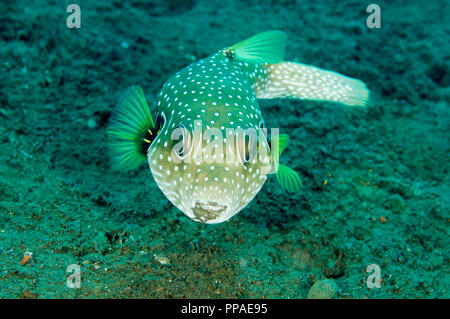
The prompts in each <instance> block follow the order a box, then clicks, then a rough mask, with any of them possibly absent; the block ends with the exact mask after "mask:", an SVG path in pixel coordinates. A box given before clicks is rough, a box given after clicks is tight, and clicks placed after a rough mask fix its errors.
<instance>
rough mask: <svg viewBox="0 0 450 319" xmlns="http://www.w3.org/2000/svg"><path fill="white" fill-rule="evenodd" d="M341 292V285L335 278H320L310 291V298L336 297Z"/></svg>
mask: <svg viewBox="0 0 450 319" xmlns="http://www.w3.org/2000/svg"><path fill="white" fill-rule="evenodd" d="M338 294H339V287H338V286H337V284H336V282H335V281H334V280H333V279H324V280H318V281H316V283H315V284H314V285H312V287H311V288H310V289H309V292H308V297H307V298H308V299H334V298H337V297H338Z"/></svg>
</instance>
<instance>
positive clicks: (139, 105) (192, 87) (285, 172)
mask: <svg viewBox="0 0 450 319" xmlns="http://www.w3.org/2000/svg"><path fill="white" fill-rule="evenodd" d="M286 38H287V37H286V34H285V33H284V32H282V31H278V30H274V31H267V32H263V33H260V34H257V35H255V36H253V37H251V38H248V39H247V40H244V41H242V42H239V43H237V44H235V45H233V46H231V47H227V48H225V49H222V50H220V51H218V52H216V53H215V54H213V55H211V56H209V57H207V58H204V59H202V60H199V61H197V62H194V63H192V64H190V65H189V66H187V67H186V68H184V69H183V70H181V71H179V72H178V73H176V74H175V75H174V76H172V77H171V78H170V79H169V80H168V81H167V82H166V83H165V84H164V85H163V87H162V89H161V91H160V92H159V94H158V97H157V117H156V121H155V122H154V121H153V119H152V116H151V112H150V109H149V107H148V104H147V102H146V100H145V97H144V94H143V91H142V89H141V87H140V86H136V85H134V86H131V87H129V88H128V89H127V90H125V92H124V93H123V94H122V95H121V97H120V98H119V101H118V103H117V106H116V109H115V112H114V113H113V115H112V116H111V122H110V125H109V128H108V135H109V142H110V149H111V157H112V163H113V166H114V167H116V168H119V169H122V170H131V169H136V168H137V167H138V166H139V165H141V163H142V162H144V161H145V160H146V159H147V161H148V163H149V166H150V170H151V172H152V175H153V177H154V179H155V181H156V183H157V185H158V186H159V188H160V189H161V191H162V192H163V194H164V195H165V196H166V197H167V199H168V200H169V201H170V202H172V203H173V204H174V205H175V206H176V207H177V208H178V209H180V210H181V211H182V212H183V213H184V214H186V215H187V216H189V217H190V218H192V219H193V220H195V221H198V222H202V223H209V224H214V223H221V222H224V221H226V220H228V219H229V218H231V217H232V216H233V215H235V214H237V213H238V212H239V211H241V210H242V209H243V208H244V207H245V206H246V205H247V204H248V203H249V202H250V201H251V200H252V199H253V198H254V197H255V196H256V194H257V193H258V192H259V191H260V189H261V187H262V186H263V184H264V182H265V181H266V180H267V175H269V174H272V173H273V174H276V176H277V179H278V181H279V183H280V184H281V186H282V187H283V188H285V189H286V190H287V191H291V192H294V191H298V190H299V189H300V187H301V185H302V182H301V179H300V176H299V174H298V173H297V172H295V171H294V170H293V169H291V168H289V167H288V166H286V165H284V164H281V163H280V162H279V159H280V154H281V152H282V151H283V149H285V147H286V146H287V144H288V141H289V136H288V135H287V134H277V133H276V132H275V133H273V130H272V134H271V136H270V143H269V136H268V132H267V128H266V127H265V123H264V119H263V117H262V115H261V110H260V108H259V105H258V100H257V99H271V98H296V99H307V100H322V101H334V102H339V103H343V104H346V105H349V106H365V105H366V103H367V101H368V98H369V91H368V89H367V87H366V85H365V84H364V83H363V82H362V81H360V80H357V79H353V78H350V77H346V76H344V75H341V74H338V73H335V72H331V71H325V70H322V69H319V68H316V67H313V66H310V65H305V64H300V63H294V62H285V61H283V57H284V52H285V43H286ZM247 132H250V133H249V134H247ZM261 132H262V133H261Z"/></svg>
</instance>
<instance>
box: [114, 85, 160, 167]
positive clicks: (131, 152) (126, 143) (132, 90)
mask: <svg viewBox="0 0 450 319" xmlns="http://www.w3.org/2000/svg"><path fill="white" fill-rule="evenodd" d="M154 126H155V124H154V123H153V119H152V116H151V114H150V109H149V107H148V105H147V102H146V100H145V97H144V93H143V92H142V88H141V87H140V86H136V85H134V86H131V87H129V88H128V89H126V90H125V92H123V93H122V95H121V96H120V98H119V101H118V102H117V105H116V110H115V113H114V114H113V116H112V117H111V122H110V124H109V127H108V136H109V145H110V149H111V158H112V161H113V163H112V164H113V167H114V168H117V169H121V170H131V169H135V168H137V167H138V166H139V165H140V164H142V162H143V161H144V160H145V159H146V155H147V154H146V152H147V149H148V146H149V145H150V143H151V141H150V140H149V139H147V138H146V137H147V136H148V134H149V132H151V129H152V128H154Z"/></svg>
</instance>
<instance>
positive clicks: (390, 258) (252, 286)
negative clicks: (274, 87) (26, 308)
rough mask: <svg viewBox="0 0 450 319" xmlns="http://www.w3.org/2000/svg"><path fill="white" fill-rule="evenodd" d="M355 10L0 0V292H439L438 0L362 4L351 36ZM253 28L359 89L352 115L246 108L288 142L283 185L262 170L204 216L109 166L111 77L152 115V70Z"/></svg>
mask: <svg viewBox="0 0 450 319" xmlns="http://www.w3.org/2000/svg"><path fill="white" fill-rule="evenodd" d="M70 3H77V4H79V5H80V7H81V28H79V29H69V28H67V26H66V19H67V17H68V15H69V14H70V13H67V12H66V7H67V6H68V5H69V4H70ZM370 3H371V2H364V1H340V2H337V1H323V0H322V1H295V0H280V1H276V0H266V1H261V0H258V1H256V0H249V1H223V0H222V1H213V0H191V1H181V0H157V1H143V0H131V1H119V0H114V1H110V0H98V1H87V0H84V1H81V0H78V1H56V0H55V1H51V0H48V1H45V0H33V1H32V2H30V1H25V0H17V1H8V0H6V1H1V2H0V83H1V85H0V298H306V297H308V295H309V296H310V297H314V296H315V297H324V298H448V297H449V296H450V293H449V284H450V276H449V221H450V219H449V218H450V216H449V211H450V177H449V159H450V147H449V145H450V109H449V102H450V88H449V86H450V68H449V61H450V59H449V58H450V44H449V43H450V41H449V40H450V24H449V21H450V20H449V19H448V17H449V16H450V10H449V3H448V1H445V0H443V1H437V0H435V1H426V2H424V1H414V0H411V1H376V4H378V5H379V6H380V8H381V26H382V27H381V28H374V29H369V28H368V27H367V26H366V19H367V17H368V16H369V14H370V13H367V12H366V8H367V6H368V5H369V4H370ZM272 29H279V30H283V31H284V32H286V34H287V35H288V41H287V47H286V55H285V60H287V61H297V62H302V63H306V64H311V65H314V66H318V67H320V68H324V69H328V70H333V71H335V72H339V73H341V74H344V75H347V76H351V77H354V78H357V79H360V80H362V81H364V82H365V83H366V84H367V86H368V88H369V89H370V90H371V97H370V101H369V104H368V107H367V108H359V107H348V106H345V105H341V104H334V103H327V102H313V101H299V100H283V99H273V100H260V101H259V103H260V107H261V112H262V114H263V117H264V119H265V122H266V125H267V127H269V128H271V127H279V128H280V132H281V133H288V134H289V135H290V136H291V141H290V147H289V148H288V149H287V150H286V151H285V153H284V155H283V156H284V160H285V162H287V163H289V164H290V166H291V167H293V168H294V169H296V170H297V171H298V172H299V173H300V175H301V176H302V180H303V188H302V189H301V191H300V192H298V193H295V194H291V193H286V192H285V191H284V190H283V189H282V188H280V186H279V184H278V183H277V181H276V179H275V178H274V177H270V178H269V180H268V181H267V182H266V184H265V186H263V188H262V190H261V191H260V192H259V194H258V195H257V196H256V197H255V199H254V200H253V201H251V202H250V204H249V205H248V206H247V207H246V208H245V209H244V210H243V211H241V212H240V213H239V214H237V215H236V216H234V217H233V218H231V219H230V220H229V221H227V222H225V223H221V224H215V225H208V224H200V223H197V222H194V221H192V220H191V219H190V218H188V217H187V216H185V215H184V214H183V213H182V212H181V211H179V210H178V209H177V208H175V207H174V206H173V205H172V204H171V203H170V202H169V201H168V200H167V199H166V198H165V196H164V195H163V194H162V193H161V191H160V190H159V189H158V187H157V185H156V183H155V182H154V180H153V178H152V175H151V172H150V170H149V168H148V165H147V164H145V165H142V166H141V167H140V168H139V169H138V170H136V171H132V172H129V173H119V172H116V171H113V170H112V169H111V165H110V161H109V158H108V145H107V139H106V129H107V127H108V123H109V118H110V116H111V112H112V110H113V109H114V105H115V103H116V102H117V100H118V97H119V95H120V93H121V92H123V90H124V89H125V88H127V87H128V86H130V85H132V84H139V85H141V86H142V88H143V90H144V92H145V95H146V98H147V100H148V102H149V105H150V107H151V109H152V113H153V114H155V104H154V102H155V99H156V95H157V93H158V92H159V90H160V89H161V86H162V84H163V83H164V82H165V81H166V80H167V79H168V78H169V77H170V76H172V75H173V74H175V73H176V72H177V71H179V70H180V69H182V68H184V67H185V66H186V65H188V64H189V63H192V62H193V61H195V60H198V59H200V58H204V57H207V56H209V55H211V54H213V53H215V52H216V51H218V50H219V49H222V48H224V47H226V46H229V45H232V44H234V43H236V42H238V41H241V40H243V39H245V38H247V37H249V36H252V35H254V34H256V33H258V32H262V31H266V30H272ZM73 264H75V265H78V266H79V267H80V270H81V288H79V289H73V288H72V289H71V288H68V287H67V284H66V283H67V278H68V276H69V274H70V273H68V272H67V267H68V266H69V265H73ZM373 264H375V265H378V266H379V269H380V275H381V287H380V288H376V287H375V288H369V287H368V285H367V280H368V277H369V276H370V275H371V273H370V272H367V267H368V266H369V265H373ZM315 283H319V284H316V285H315V288H314V289H313V288H311V287H312V286H313V284H315Z"/></svg>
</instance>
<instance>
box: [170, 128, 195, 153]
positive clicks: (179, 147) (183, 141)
mask: <svg viewBox="0 0 450 319" xmlns="http://www.w3.org/2000/svg"><path fill="white" fill-rule="evenodd" d="M177 137H178V138H180V139H178V143H176V144H175V145H174V147H173V150H174V152H175V154H176V155H177V156H178V158H180V159H184V158H185V157H186V155H188V154H189V152H190V151H191V148H192V136H191V133H190V131H189V130H188V129H187V128H186V126H185V125H184V124H183V123H180V124H178V125H177V126H176V127H175V129H174V131H173V133H172V141H175V140H177Z"/></svg>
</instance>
